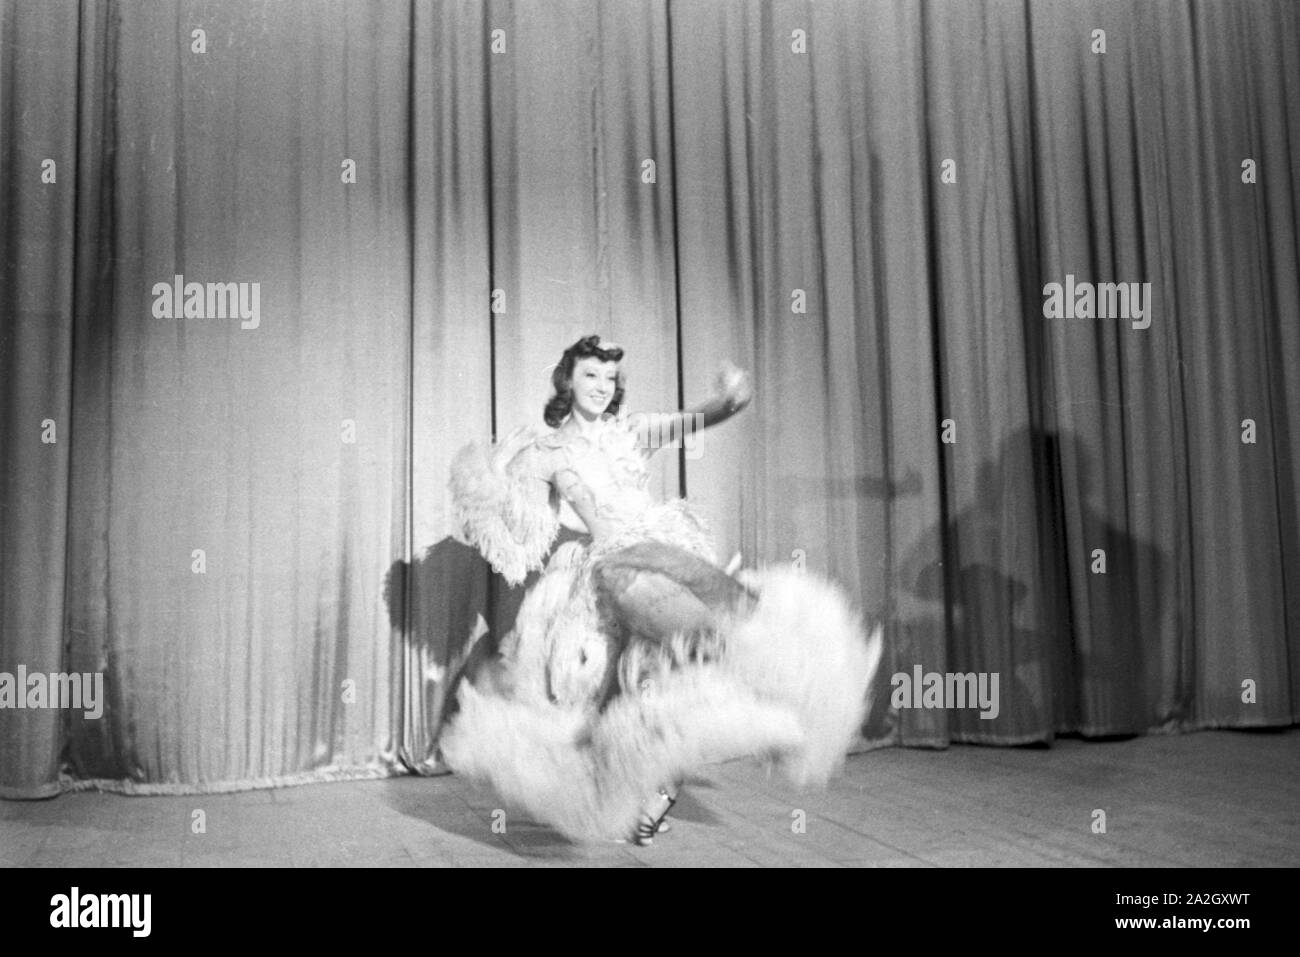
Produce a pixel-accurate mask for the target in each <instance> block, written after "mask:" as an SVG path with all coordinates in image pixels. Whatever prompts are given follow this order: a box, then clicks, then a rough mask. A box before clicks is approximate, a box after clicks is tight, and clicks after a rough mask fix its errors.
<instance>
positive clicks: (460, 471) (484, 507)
mask: <svg viewBox="0 0 1300 957" xmlns="http://www.w3.org/2000/svg"><path fill="white" fill-rule="evenodd" d="M506 451H507V450H506V449H503V448H500V447H497V446H486V447H485V446H484V445H481V444H478V443H471V444H469V445H467V446H465V447H464V448H462V449H461V450H460V451H459V452H457V453H456V457H455V459H453V460H452V464H451V480H450V482H449V483H448V484H449V487H450V488H451V496H452V509H453V511H452V520H453V522H454V531H453V533H452V534H453V537H454V538H455V539H456V540H457V541H459V542H463V543H464V544H466V545H471V546H473V547H474V548H477V549H478V550H479V551H480V552H481V553H482V555H483V557H484V558H486V559H487V560H488V561H489V562H490V563H491V564H492V567H493V568H495V569H496V570H497V571H498V572H500V573H501V575H502V576H503V577H504V578H505V580H506V581H508V582H510V584H512V585H518V584H520V583H521V582H523V580H524V578H525V577H526V576H527V575H528V573H529V572H530V571H534V570H535V569H538V568H541V567H542V561H543V559H545V558H546V555H547V553H548V552H549V551H550V550H551V546H552V545H553V544H554V542H555V538H556V536H557V535H558V534H559V531H560V514H559V509H558V508H556V507H555V506H554V505H553V504H552V503H551V495H550V485H549V483H547V482H546V481H545V480H544V479H541V478H538V477H536V476H533V475H530V474H529V470H528V468H527V461H528V454H527V452H528V450H527V449H525V450H524V451H523V452H521V453H519V454H518V455H516V456H515V457H514V458H513V459H512V460H510V461H506V460H505V454H504V453H505V452H506Z"/></svg>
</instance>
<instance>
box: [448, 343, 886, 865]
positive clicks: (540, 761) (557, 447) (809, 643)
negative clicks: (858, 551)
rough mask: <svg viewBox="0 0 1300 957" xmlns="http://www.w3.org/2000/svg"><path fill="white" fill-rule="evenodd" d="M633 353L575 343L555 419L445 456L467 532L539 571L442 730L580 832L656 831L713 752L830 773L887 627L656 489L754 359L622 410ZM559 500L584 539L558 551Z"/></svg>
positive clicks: (524, 799) (807, 780) (458, 754)
mask: <svg viewBox="0 0 1300 957" xmlns="http://www.w3.org/2000/svg"><path fill="white" fill-rule="evenodd" d="M622 359H623V351H622V350H621V349H619V348H618V347H615V346H612V345H606V346H605V347H602V346H601V345H600V337H599V336H587V337H585V338H583V339H581V340H579V341H578V342H576V343H575V344H574V345H572V346H570V347H569V348H568V349H566V350H565V352H564V355H563V357H562V359H561V361H560V362H559V364H558V365H557V366H556V368H555V372H554V374H553V375H552V384H553V386H554V388H555V395H554V396H553V397H552V398H551V399H550V401H549V402H548V403H547V405H546V410H545V416H544V418H545V421H546V424H547V426H548V428H547V429H545V430H542V429H536V428H531V429H530V428H521V429H516V430H515V431H514V432H512V433H511V434H510V435H508V436H507V437H506V438H505V439H504V440H503V441H502V442H500V443H498V444H497V445H495V446H492V447H484V446H481V445H477V444H475V445H469V446H466V447H465V448H464V449H462V450H461V451H460V452H459V453H458V454H457V456H456V458H455V460H454V462H453V463H452V470H451V471H452V476H451V483H450V485H451V491H452V497H453V502H454V506H455V524H456V534H457V537H458V538H459V539H460V540H461V541H463V542H465V543H466V544H470V545H473V546H475V547H477V548H478V549H479V550H480V551H481V552H482V553H483V555H484V557H485V558H486V559H487V560H488V561H489V562H490V563H491V564H492V565H493V567H494V568H495V569H496V570H497V571H498V572H500V573H501V574H502V575H503V576H504V577H505V578H506V580H507V581H509V582H510V583H511V584H520V583H522V582H523V580H524V578H525V577H526V575H527V573H528V572H530V571H534V570H537V569H539V568H542V566H543V562H544V561H545V570H544V572H543V574H542V575H541V577H540V578H539V579H538V580H537V581H536V582H535V583H534V584H533V585H532V587H531V588H530V590H529V592H528V594H527V595H526V596H525V598H524V601H523V603H522V604H521V606H520V609H519V614H518V617H517V619H516V623H515V627H514V629H513V630H512V631H511V632H510V634H509V635H507V636H506V638H505V640H504V641H503V642H502V648H501V655H500V657H499V658H498V659H497V660H496V661H495V662H493V664H492V666H491V667H489V668H486V669H483V670H482V671H481V672H480V673H479V674H478V675H476V676H473V677H472V679H471V680H470V681H468V682H463V683H462V684H461V686H460V691H459V694H458V697H457V705H458V710H457V711H456V713H455V714H454V716H453V717H452V718H451V719H450V720H449V723H448V726H447V727H446V728H445V729H444V731H443V733H442V734H441V736H440V742H439V743H440V747H441V750H442V754H443V757H444V759H445V760H446V762H447V763H448V764H449V765H450V766H451V767H452V768H453V769H454V770H456V771H459V772H461V773H465V774H468V775H470V776H472V777H478V778H483V779H486V780H488V781H490V782H491V783H492V785H493V786H494V787H495V788H496V789H497V791H498V792H499V793H500V794H501V795H502V797H504V798H505V799H506V800H507V801H508V802H509V803H511V804H514V805H516V806H519V807H522V808H523V809H525V810H527V811H528V812H529V813H531V814H532V815H533V816H534V817H535V818H536V819H538V820H540V821H543V822H545V823H547V824H550V825H552V826H554V827H555V828H557V829H558V830H560V831H562V832H563V833H565V834H567V835H569V836H570V837H574V838H578V839H583V838H593V837H615V838H623V837H627V836H628V835H631V836H633V837H634V838H635V839H636V841H637V843H642V844H644V843H649V841H650V839H651V838H652V837H653V835H654V834H655V833H656V832H657V831H659V830H662V829H663V827H662V821H663V816H664V815H665V814H666V813H667V810H668V808H669V807H671V805H672V802H673V800H674V795H673V791H672V790H671V789H670V788H669V787H667V786H665V782H674V781H679V780H681V779H682V778H683V777H684V776H685V775H686V774H687V773H689V772H690V771H692V770H695V769H698V768H700V767H701V766H703V765H706V764H709V763H714V762H717V761H722V760H727V759H730V758H735V757H741V756H745V755H758V756H764V757H768V758H770V759H772V760H774V761H775V762H776V763H777V764H778V765H779V766H780V767H781V768H782V769H783V770H784V771H785V772H786V773H787V774H788V775H789V776H790V778H791V779H792V780H793V781H795V782H797V783H801V784H816V783H822V782H824V781H826V780H827V779H828V778H829V776H830V775H831V774H832V773H834V771H835V770H836V769H837V768H838V767H839V765H840V763H841V762H842V760H843V757H844V754H845V752H846V751H847V749H848V747H849V745H850V744H851V742H852V740H853V738H854V736H855V735H856V733H857V731H858V728H859V726H860V724H861V721H862V717H863V714H864V712H865V709H866V707H867V704H868V702H867V691H868V686H869V684H870V681H871V677H872V675H873V674H874V672H875V669H876V665H877V663H878V661H879V655H880V635H879V630H877V631H876V633H874V634H873V635H872V638H871V640H870V641H868V640H867V639H866V637H865V635H864V633H863V629H862V625H861V619H860V617H859V616H858V615H857V613H856V612H855V611H854V610H853V609H852V608H851V606H850V605H849V603H848V601H847V600H846V599H845V597H844V596H843V595H842V593H841V592H840V591H839V589H838V588H836V587H835V586H834V585H832V584H831V583H829V582H825V581H823V580H821V579H819V578H817V577H816V576H815V575H813V574H811V573H801V572H797V571H795V570H793V569H788V568H770V569H763V570H758V571H754V570H737V569H734V568H729V569H724V568H722V567H720V566H719V564H718V563H717V559H716V556H715V555H714V553H713V549H712V545H711V542H710V539H709V536H708V533H707V531H706V529H705V526H704V523H703V521H702V520H701V519H700V518H699V517H698V516H697V515H696V513H695V512H694V511H693V509H692V508H691V506H690V505H689V504H688V503H687V502H685V501H684V500H681V499H674V500H671V501H668V502H666V503H658V502H655V501H654V499H653V498H652V496H651V495H650V494H649V492H648V491H647V485H648V482H649V473H648V471H647V468H646V463H647V461H648V459H649V458H650V457H651V456H652V455H653V454H654V453H655V451H656V450H657V449H658V448H659V447H661V446H662V445H664V444H668V445H675V444H677V443H679V442H681V441H684V440H685V439H686V437H687V435H688V433H689V432H690V430H692V429H694V428H699V427H703V428H708V427H711V426H713V425H715V424H717V423H719V422H722V421H725V420H726V419H728V418H729V417H731V416H732V415H734V414H735V413H736V412H738V411H740V410H741V409H743V408H744V407H745V406H746V405H747V404H748V403H749V400H750V396H751V392H750V387H749V382H748V378H747V377H746V376H745V375H744V373H742V372H741V371H740V370H739V369H736V368H735V367H733V366H727V367H724V370H723V372H722V375H721V376H720V378H719V384H718V388H717V390H716V393H715V395H714V397H713V398H712V399H710V400H709V401H708V402H706V403H704V404H703V405H701V406H699V407H697V408H694V409H690V410H687V411H685V412H678V413H669V414H667V415H655V416H649V417H642V416H627V415H625V414H622V410H623V401H624V388H623V374H622V371H621V367H620V363H621V361H622ZM665 437H666V438H668V439H669V442H667V443H664V442H663V441H662V440H663V439H664V438H665ZM561 499H563V500H564V501H567V502H568V503H569V504H570V505H571V506H572V508H573V510H574V512H575V513H576V514H577V515H578V517H579V518H580V519H581V520H582V521H583V523H584V524H585V525H586V527H587V530H588V532H589V538H588V539H587V540H585V541H576V542H566V543H564V544H563V545H561V546H560V547H559V548H556V549H554V553H553V554H551V556H550V559H549V560H548V561H546V556H547V555H548V554H549V553H551V551H552V547H553V545H554V542H555V539H556V537H557V535H558V533H559V528H560V520H559V504H560V500H561ZM733 572H734V574H733Z"/></svg>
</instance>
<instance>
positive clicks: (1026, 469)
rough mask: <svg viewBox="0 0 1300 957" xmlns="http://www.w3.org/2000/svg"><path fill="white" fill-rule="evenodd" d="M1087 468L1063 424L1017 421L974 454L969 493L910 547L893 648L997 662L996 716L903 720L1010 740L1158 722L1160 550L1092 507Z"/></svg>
mask: <svg viewBox="0 0 1300 957" xmlns="http://www.w3.org/2000/svg"><path fill="white" fill-rule="evenodd" d="M1093 476H1094V471H1093V465H1092V457H1091V455H1090V454H1089V452H1088V450H1087V448H1086V447H1085V445H1084V444H1083V442H1082V441H1081V440H1080V439H1079V438H1078V437H1077V436H1075V435H1074V434H1072V433H1068V432H1054V433H1053V432H1047V431H1044V430H1040V429H1036V428H1033V427H1024V428H1020V429H1017V430H1016V431H1014V432H1012V433H1011V434H1010V435H1008V436H1007V437H1006V439H1004V441H1003V442H1002V444H1001V446H1000V448H999V452H998V455H997V457H996V458H994V459H989V460H986V461H985V462H983V463H981V465H980V466H979V469H978V472H977V476H976V481H975V483H974V487H973V489H972V492H973V496H972V499H971V504H969V505H967V506H966V507H965V508H963V509H961V510H960V511H959V512H958V513H957V514H956V515H955V516H953V517H952V518H951V519H949V520H947V521H945V522H941V523H939V524H937V525H935V526H933V527H932V528H931V529H929V530H928V531H927V532H926V533H925V534H924V535H923V536H922V537H921V538H920V539H919V540H918V542H917V543H916V545H914V546H913V548H912V549H910V550H909V552H908V554H907V555H906V556H905V558H904V560H903V563H902V566H901V572H900V575H901V580H900V582H899V587H900V589H901V590H902V591H903V592H905V593H906V594H907V595H908V596H910V598H911V599H912V600H911V602H909V603H907V604H908V606H909V612H908V613H907V614H905V615H904V616H903V619H902V620H901V621H900V622H899V629H898V630H899V634H900V645H901V650H902V651H903V653H902V654H901V655H900V658H899V659H898V660H899V661H900V662H905V663H908V664H909V666H910V665H911V663H912V662H913V661H915V663H916V664H919V665H921V666H922V667H923V669H924V670H925V671H927V672H928V671H937V672H941V673H943V672H953V673H959V674H966V673H971V672H974V673H976V674H980V673H983V674H986V675H991V674H993V673H997V674H998V675H999V697H1000V701H999V703H998V708H997V716H996V717H989V718H984V717H981V713H987V711H984V712H981V711H980V710H976V709H972V708H964V709H950V710H947V711H945V712H941V713H940V714H937V715H932V714H924V713H922V714H911V715H907V716H905V717H904V719H903V728H904V730H905V731H906V730H908V729H909V726H910V730H911V732H912V735H913V736H917V735H919V736H920V737H922V738H926V739H931V740H933V739H935V738H947V737H951V738H952V739H953V740H959V741H982V742H988V743H1003V744H1016V743H1031V742H1047V741H1050V740H1051V739H1052V737H1053V736H1054V735H1055V734H1056V733H1057V732H1062V731H1081V732H1083V733H1085V734H1093V735H1114V734H1124V733H1137V732H1139V731H1143V730H1146V729H1147V728H1149V727H1151V726H1152V725H1153V724H1159V723H1160V720H1159V719H1158V718H1157V715H1158V714H1159V712H1160V711H1161V710H1162V707H1163V705H1162V701H1163V699H1164V696H1163V695H1162V694H1161V693H1160V680H1161V676H1160V671H1159V667H1160V660H1161V657H1162V655H1161V649H1162V648H1163V647H1165V645H1164V642H1165V640H1166V638H1168V637H1169V636H1168V634H1167V629H1166V628H1165V627H1164V623H1163V618H1162V613H1163V608H1164V607H1165V606H1166V602H1165V601H1164V600H1163V597H1162V596H1163V594H1164V589H1163V587H1162V584H1163V577H1164V574H1165V572H1164V569H1165V567H1166V563H1165V562H1164V561H1163V556H1162V554H1161V552H1160V550H1159V549H1157V548H1155V547H1154V546H1152V545H1148V544H1144V543H1142V542H1140V541H1139V540H1138V539H1137V538H1135V537H1134V536H1133V535H1131V534H1129V533H1128V532H1127V531H1126V530H1125V529H1123V528H1121V527H1119V526H1118V525H1117V524H1115V523H1114V522H1112V521H1110V519H1109V517H1108V515H1107V514H1106V512H1104V511H1103V510H1101V509H1099V508H1097V507H1096V505H1095V503H1094V502H1093V497H1094V494H1095V491H1096V490H1095V487H1094V484H1093ZM961 487H962V485H961V483H960V477H959V480H958V489H959V490H960V489H961ZM967 487H969V486H967ZM958 494H960V491H959V492H958ZM940 660H941V661H942V664H940V663H939V661H940ZM907 736H908V735H907V734H904V737H905V738H906V737H907Z"/></svg>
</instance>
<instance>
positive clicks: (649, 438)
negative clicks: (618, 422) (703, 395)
mask: <svg viewBox="0 0 1300 957" xmlns="http://www.w3.org/2000/svg"><path fill="white" fill-rule="evenodd" d="M753 397H754V391H753V387H752V385H751V384H750V380H749V373H747V372H745V371H744V370H743V369H741V368H740V367H738V366H736V365H734V364H733V363H731V362H723V363H722V366H721V368H720V369H719V370H718V376H717V379H716V380H715V383H714V388H713V395H712V396H711V397H709V398H708V399H706V400H705V401H703V402H701V403H699V404H698V405H694V406H691V407H690V408H689V409H685V410H683V411H681V412H653V413H636V414H634V415H633V416H631V418H632V420H633V422H634V425H635V428H636V433H637V446H638V447H639V448H640V449H642V451H643V452H644V453H645V455H646V456H647V457H649V456H651V455H653V454H654V453H655V452H657V451H658V450H659V449H661V448H677V447H679V446H680V445H683V444H685V442H686V439H687V437H688V436H690V435H692V434H694V433H696V432H700V431H703V430H704V429H708V428H712V427H713V426H715V425H717V424H718V423H719V422H725V421H727V419H729V418H731V417H732V416H733V415H735V414H736V413H737V412H739V411H740V410H741V409H743V408H744V407H745V406H747V405H749V403H750V400H751V399H753Z"/></svg>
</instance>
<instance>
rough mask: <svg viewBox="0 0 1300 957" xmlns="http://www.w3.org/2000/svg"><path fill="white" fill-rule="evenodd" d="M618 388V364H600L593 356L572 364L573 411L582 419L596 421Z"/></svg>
mask: <svg viewBox="0 0 1300 957" xmlns="http://www.w3.org/2000/svg"><path fill="white" fill-rule="evenodd" d="M617 386H618V363H617V362H602V361H601V360H599V359H597V358H595V357H594V356H588V357H587V358H585V359H579V360H578V361H577V362H575V363H574V364H573V410H574V412H576V413H580V414H581V415H582V416H583V417H584V418H587V419H596V418H599V417H600V415H601V413H603V412H604V411H605V409H606V408H607V407H608V406H609V403H610V402H611V401H613V399H614V390H615V389H616V388H617Z"/></svg>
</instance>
